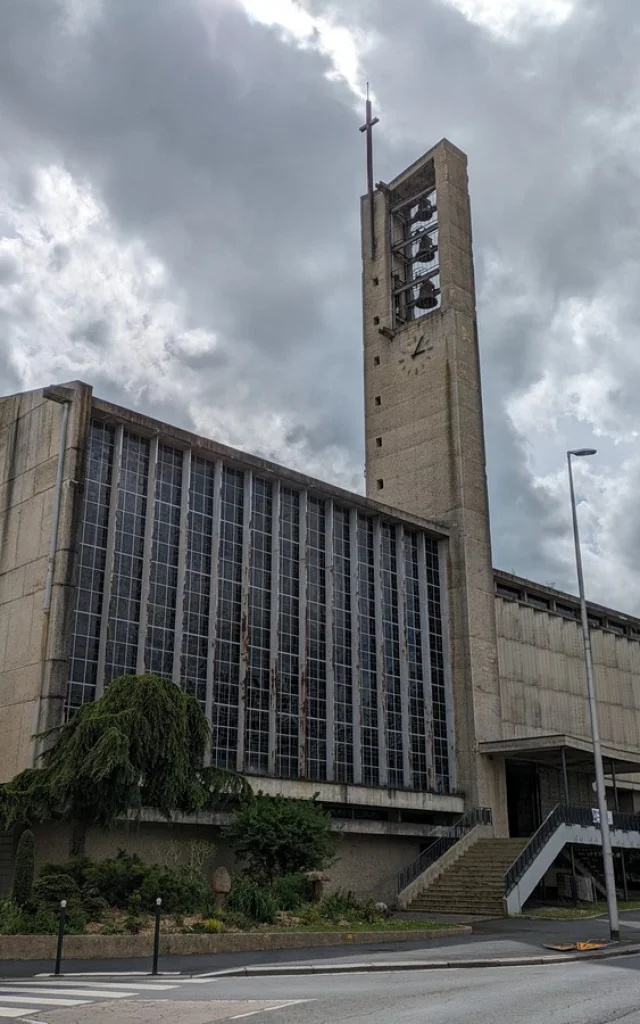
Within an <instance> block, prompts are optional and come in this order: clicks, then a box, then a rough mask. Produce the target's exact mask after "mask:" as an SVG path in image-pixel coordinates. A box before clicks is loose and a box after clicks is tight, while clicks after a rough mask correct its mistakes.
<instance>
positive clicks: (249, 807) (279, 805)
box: [224, 794, 335, 883]
mask: <svg viewBox="0 0 640 1024" xmlns="http://www.w3.org/2000/svg"><path fill="white" fill-rule="evenodd" d="M224 836H225V839H226V840H227V842H228V843H229V845H230V846H231V848H232V849H233V851H234V852H235V854H236V856H237V857H238V859H239V860H242V861H244V862H245V863H246V865H247V868H248V871H249V872H250V873H251V874H252V875H253V877H254V878H256V879H258V880H260V881H262V882H267V883H269V882H272V881H273V880H274V879H275V878H277V877H278V876H279V875H295V874H301V873H302V872H304V871H314V870H318V869H321V868H324V867H327V866H328V864H329V863H330V862H331V861H332V859H333V856H334V853H335V839H334V837H333V835H332V834H331V817H330V816H329V814H328V813H327V812H326V811H325V810H323V808H322V807H321V806H320V805H319V804H318V803H316V801H315V800H288V799H286V797H281V796H275V797H271V796H264V795H263V794H259V795H258V796H256V797H255V798H254V799H253V800H252V801H251V802H250V803H248V804H246V805H245V806H243V807H241V808H240V809H239V810H238V811H236V813H235V814H234V816H233V818H232V820H231V823H230V824H229V825H228V826H227V828H226V829H225V830H224Z"/></svg>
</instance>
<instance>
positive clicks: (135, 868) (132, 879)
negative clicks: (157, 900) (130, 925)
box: [85, 850, 157, 910]
mask: <svg viewBox="0 0 640 1024" xmlns="http://www.w3.org/2000/svg"><path fill="white" fill-rule="evenodd" d="M149 870H150V869H149V866H148V865H147V864H145V863H144V861H142V860H141V859H140V857H138V855H137V854H136V853H133V854H130V853H127V852H126V851H125V850H118V854H117V856H116V857H109V858H107V860H101V861H98V862H97V863H95V864H90V866H89V867H88V869H87V871H86V874H85V884H90V885H91V886H93V887H94V888H95V889H96V891H97V893H99V895H100V896H102V898H103V899H104V900H106V901H107V903H108V904H109V906H110V907H119V908H120V909H122V910H124V909H126V907H127V906H128V904H129V900H130V899H131V897H132V896H133V894H134V893H135V892H138V891H139V890H140V889H141V887H142V885H143V883H144V881H145V878H146V877H147V874H148V873H149ZM156 895H157V894H156Z"/></svg>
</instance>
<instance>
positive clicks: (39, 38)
mask: <svg viewBox="0 0 640 1024" xmlns="http://www.w3.org/2000/svg"><path fill="white" fill-rule="evenodd" d="M63 9H64V5H62V4H61V3H51V2H48V0H47V2H40V0H19V3H12V4H11V6H10V12H11V17H10V19H9V21H8V23H7V30H6V31H5V32H4V35H3V41H4V42H3V41H0V48H1V50H2V52H0V93H1V94H2V97H3V100H4V103H5V107H6V108H7V109H8V110H9V113H10V115H11V118H12V120H13V121H16V120H19V121H20V122H21V123H22V124H23V125H27V126H29V127H30V128H31V130H32V133H33V135H34V136H37V139H38V144H39V146H40V150H41V158H42V159H56V158H57V159H63V160H64V162H65V164H66V165H67V166H68V167H70V168H71V169H72V170H74V171H75V172H76V173H78V174H79V175H80V176H81V177H82V178H88V179H89V180H90V181H91V182H92V183H93V184H94V185H95V186H97V187H98V188H99V190H100V193H101V194H102V195H103V197H104V198H105V199H106V202H107V204H108V207H109V211H110V213H111V215H112V217H113V218H114V220H115V222H116V223H117V225H118V227H119V229H120V230H121V231H122V232H123V233H124V234H125V235H127V234H128V235H130V236H132V237H135V236H137V235H139V236H141V237H143V238H144V239H145V241H146V242H147V243H148V244H149V245H150V246H151V247H152V250H153V251H154V252H155V253H156V254H158V255H159V256H160V257H161V258H162V259H163V260H164V261H165V262H166V265H167V266H168V268H169V269H170V271H171V272H172V274H173V279H174V281H175V283H176V284H177V285H178V286H179V287H180V288H181V289H183V290H184V291H185V292H186V294H187V297H188V302H189V312H190V315H191V317H192V319H193V320H194V321H195V322H196V323H198V324H199V325H200V326H203V327H208V328H210V329H213V330H215V331H216V333H217V334H218V335H219V336H220V337H221V339H222V343H223V344H225V345H227V346H229V347H230V348H233V347H234V346H237V345H238V344H246V345H247V346H248V347H253V348H254V350H255V352H256V353H260V355H261V356H264V357H265V358H264V359H258V360H256V359H255V358H254V359H249V360H248V361H247V363H246V364H245V366H244V367H243V372H244V373H245V374H246V375H247V377H248V378H249V379H253V386H254V387H255V388H264V389H265V390H266V389H268V388H271V389H273V390H275V391H276V392H277V390H278V388H279V387H280V386H284V387H285V388H286V389H287V391H288V394H289V395H290V396H291V397H292V400H293V411H294V414H295V415H297V416H298V417H299V418H301V419H304V417H305V410H306V409H307V408H309V407H310V406H312V405H313V404H314V403H315V401H316V395H317V394H318V393H322V396H323V398H324V397H325V396H327V395H329V397H330V401H331V405H332V408H331V410H330V412H328V413H327V419H328V421H330V422H332V423H336V422H337V423H339V424H340V430H341V433H342V444H343V445H344V446H346V447H349V448H351V449H353V448H354V446H359V445H360V444H361V430H362V428H361V423H360V421H359V417H358V413H357V409H355V410H354V409H353V403H352V402H349V400H348V398H349V395H350V392H351V379H352V377H351V374H352V368H353V367H354V365H355V364H354V360H353V359H352V358H351V356H350V349H351V348H352V347H353V346H355V347H356V351H357V350H358V347H359V343H358V336H359V317H358V298H357V296H358V288H359V266H358V247H357V215H358V207H357V201H356V195H357V192H356V189H354V187H353V184H354V171H357V170H359V165H360V156H361V153H360V138H359V136H358V132H357V117H356V115H355V113H354V112H353V111H352V110H351V109H350V107H349V97H348V95H347V94H346V92H345V90H344V89H343V88H342V87H340V86H339V85H338V84H336V83H332V82H329V81H328V80H327V79H326V77H324V72H325V71H326V70H327V68H328V65H327V63H326V61H324V60H323V59H322V58H321V57H320V56H318V55H313V54H311V53H308V52H307V53H300V52H298V51H296V50H294V49H292V48H290V47H288V46H286V45H284V44H283V43H282V42H281V41H280V40H279V38H278V36H277V33H275V32H274V31H271V30H268V29H266V28H264V27H262V26H259V25H250V24H249V22H248V20H247V18H246V17H245V15H244V14H242V13H241V12H240V11H239V10H238V9H237V8H235V7H234V6H233V5H231V4H228V3H223V4H221V5H217V6H215V7H213V8H212V11H213V14H212V20H211V24H210V31H211V35H210V38H209V37H208V36H207V33H206V32H205V31H204V26H203V23H202V20H201V18H200V16H199V14H198V13H197V8H196V6H195V4H191V3H189V2H177V0H154V2H153V3H150V2H148V0H147V2H141V3H137V4H131V3H130V2H129V0H110V2H109V4H105V5H104V7H103V9H102V16H101V18H100V19H99V20H98V21H96V22H93V23H92V24H91V26H90V28H89V30H88V32H87V35H86V36H85V37H84V38H83V39H82V40H81V42H80V43H78V41H77V40H72V39H71V38H70V37H69V36H66V35H65V34H64V31H63V26H64V18H63ZM25 55H26V58H27V61H28V64H29V65H30V73H29V74H28V75H27V74H25V73H24V67H25V63H24V58H25ZM34 144H35V143H34V142H33V139H31V140H30V145H34ZM336 294H338V295H339V296H340V297H341V299H342V296H343V295H348V296H349V298H348V300H347V302H348V303H349V306H347V308H346V309H345V305H344V304H343V303H342V301H341V303H340V305H341V309H340V311H339V316H338V317H337V318H335V319H334V316H335V312H336V311H335V297H336ZM349 307H350V308H349ZM309 353H311V357H309ZM320 354H322V358H320ZM219 359H220V354H219V353H218V354H217V355H216V356H215V357H214V358H213V359H212V365H211V369H216V368H217V366H218V362H219ZM256 363H259V364H260V366H261V369H262V371H265V369H266V373H264V372H263V373H262V375H261V377H260V379H257V378H256V375H255V372H254V370H253V368H252V367H253V365H254V364H256ZM201 364H202V368H203V369H204V368H205V366H206V365H207V364H206V359H205V357H202V360H201ZM310 370H311V371H312V372H310ZM347 370H348V371H349V372H346V371H347Z"/></svg>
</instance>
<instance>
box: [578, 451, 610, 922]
mask: <svg viewBox="0 0 640 1024" xmlns="http://www.w3.org/2000/svg"><path fill="white" fill-rule="evenodd" d="M595 454H596V449H595V448H575V449H574V450H573V451H568V452H567V466H568V468H569V491H570V494H571V515H572V517H573V539H574V543H575V548H576V572H577V575H578V589H579V592H580V619H581V621H582V640H583V643H584V662H585V668H586V672H587V690H588V693H589V715H590V718H591V737H592V740H593V760H594V761H595V769H596V790H597V793H598V811H599V814H600V835H601V837H602V859H603V861H604V878H605V883H606V887H607V907H608V910H609V936H610V938H611V939H614V940H617V939H619V938H620V925H619V922H618V903H617V900H616V880H615V875H614V873H613V854H612V851H611V834H610V832H609V816H608V813H607V794H606V791H605V786H604V767H603V764H602V751H601V749H600V730H599V728H598V706H597V704H596V693H595V689H594V685H593V661H592V658H591V635H590V633H589V618H588V615H587V602H586V600H585V596H584V577H583V575H582V554H581V551H580V533H579V531H578V513H577V509H576V496H575V492H574V489H573V469H572V463H571V458H572V456H573V457H575V458H582V457H583V456H585V455H595Z"/></svg>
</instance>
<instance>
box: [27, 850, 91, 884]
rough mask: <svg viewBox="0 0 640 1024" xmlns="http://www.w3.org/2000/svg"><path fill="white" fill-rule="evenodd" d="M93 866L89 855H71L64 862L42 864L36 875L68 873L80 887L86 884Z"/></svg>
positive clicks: (45, 875) (41, 876)
mask: <svg viewBox="0 0 640 1024" xmlns="http://www.w3.org/2000/svg"><path fill="white" fill-rule="evenodd" d="M94 867H95V864H94V862H93V861H92V860H91V859H90V858H89V857H73V858H72V859H71V860H70V861H67V863H66V864H43V866H42V868H41V869H40V874H39V876H38V877H39V878H45V877H47V876H51V875H68V876H69V877H70V878H73V880H74V882H75V883H76V885H77V886H78V887H79V888H80V889H82V888H83V886H85V885H87V880H88V877H89V872H90V871H91V869H92V868H94Z"/></svg>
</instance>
